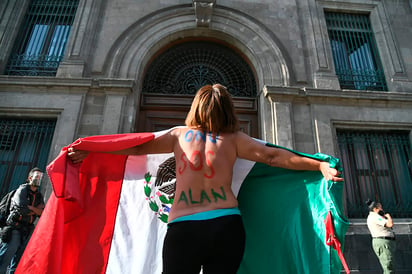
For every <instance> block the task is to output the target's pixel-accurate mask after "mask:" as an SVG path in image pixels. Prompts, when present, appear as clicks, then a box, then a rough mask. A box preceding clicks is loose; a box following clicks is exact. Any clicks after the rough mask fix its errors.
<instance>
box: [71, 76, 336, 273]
mask: <svg viewBox="0 0 412 274" xmlns="http://www.w3.org/2000/svg"><path fill="white" fill-rule="evenodd" d="M170 152H173V153H174V155H175V158H176V181H177V182H178V183H177V185H176V192H175V199H174V202H173V205H172V208H171V211H170V213H169V224H168V230H167V234H166V237H165V241H164V246H163V273H164V274H172V273H179V274H182V273H188V274H191V273H193V274H195V273H196V274H197V273H199V272H200V269H201V268H202V267H203V273H204V274H208V273H213V274H215V273H236V272H237V269H238V268H239V265H240V262H241V260H242V256H243V251H244V243H245V232H244V228H243V223H242V219H241V216H240V211H239V209H238V208H237V206H238V202H237V199H236V197H235V195H234V194H233V192H232V189H231V184H232V176H233V166H234V163H235V160H236V158H243V159H247V160H250V161H255V162H261V163H265V164H267V165H270V166H274V167H281V168H287V169H294V170H312V171H320V172H321V173H322V174H323V176H324V177H325V179H326V180H332V181H342V180H343V179H342V178H339V177H338V176H339V174H338V172H337V170H336V169H334V168H330V167H329V163H327V162H321V161H318V160H315V159H311V158H307V157H302V156H299V155H296V154H294V153H292V152H289V151H287V150H284V149H279V148H274V147H268V146H265V145H264V144H262V143H260V142H258V141H256V140H254V139H253V138H251V137H250V136H248V135H246V134H245V133H243V132H241V131H239V124H238V119H237V117H236V115H235V110H234V107H233V102H232V98H231V95H230V94H229V93H228V91H227V90H226V88H225V87H224V86H222V85H220V84H215V85H213V86H212V85H206V86H204V87H202V88H200V89H199V90H198V92H197V93H196V96H195V98H194V100H193V103H192V106H191V109H190V111H189V113H188V115H187V117H186V127H178V128H174V129H172V130H171V131H169V132H168V133H166V134H165V135H163V136H161V137H159V138H156V139H154V140H152V141H150V142H147V143H145V144H142V145H139V146H135V147H132V148H128V149H125V150H121V151H116V152H112V153H115V154H124V155H142V154H154V153H170ZM87 154H88V152H87V151H80V150H75V149H74V148H70V149H69V153H68V155H69V157H70V158H71V160H72V161H73V162H74V163H79V162H81V161H82V160H83V159H84V158H85V157H86V156H87Z"/></svg>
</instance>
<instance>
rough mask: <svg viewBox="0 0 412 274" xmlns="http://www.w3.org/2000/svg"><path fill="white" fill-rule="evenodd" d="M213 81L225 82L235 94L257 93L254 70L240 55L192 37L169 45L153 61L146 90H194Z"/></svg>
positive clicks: (176, 92) (153, 91)
mask: <svg viewBox="0 0 412 274" xmlns="http://www.w3.org/2000/svg"><path fill="white" fill-rule="evenodd" d="M214 83H221V84H222V85H224V86H226V87H227V89H228V91H229V92H230V93H231V94H232V95H233V96H239V97H241V96H242V97H253V96H256V81H255V78H254V75H253V72H252V70H251V69H250V66H249V65H248V63H247V62H246V61H245V60H244V59H243V58H242V57H241V56H240V55H238V54H237V53H236V52H235V51H234V50H232V49H230V48H228V47H226V46H223V45H221V44H218V43H213V42H207V41H196V42H195V41H192V42H186V43H182V44H178V45H175V46H174V47H171V48H169V49H168V50H166V51H165V52H163V53H162V54H160V55H159V56H158V57H157V58H156V60H154V61H153V62H152V63H151V64H150V66H149V68H148V69H147V73H146V75H145V81H144V82H143V92H144V93H163V94H195V93H196V91H197V90H198V89H199V88H201V87H202V86H204V85H207V84H214Z"/></svg>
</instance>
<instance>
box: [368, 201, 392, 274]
mask: <svg viewBox="0 0 412 274" xmlns="http://www.w3.org/2000/svg"><path fill="white" fill-rule="evenodd" d="M366 204H367V205H368V207H369V216H368V219H367V224H368V228H369V231H370V233H371V235H372V247H373V251H375V254H376V256H378V259H379V262H380V264H381V266H382V268H383V273H384V274H389V273H395V250H396V242H395V233H394V232H393V231H392V227H393V221H392V217H391V215H390V214H389V213H385V212H384V211H383V209H382V205H381V203H378V202H373V201H370V200H369V201H367V202H366Z"/></svg>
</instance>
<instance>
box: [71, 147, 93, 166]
mask: <svg viewBox="0 0 412 274" xmlns="http://www.w3.org/2000/svg"><path fill="white" fill-rule="evenodd" d="M67 151H68V153H67V156H69V158H70V160H71V161H72V162H73V163H74V164H78V163H81V162H83V160H84V159H85V158H86V157H87V155H89V152H88V151H86V150H78V149H75V148H73V147H69V149H68V150H67Z"/></svg>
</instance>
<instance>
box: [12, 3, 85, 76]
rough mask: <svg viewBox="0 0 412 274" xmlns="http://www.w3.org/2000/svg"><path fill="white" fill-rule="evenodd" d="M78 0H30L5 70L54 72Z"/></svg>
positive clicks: (17, 73) (35, 74)
mask: <svg viewBox="0 0 412 274" xmlns="http://www.w3.org/2000/svg"><path fill="white" fill-rule="evenodd" d="M78 3H79V0H67V1H66V0H48V1H44V0H33V1H32V2H31V4H30V6H29V8H28V12H27V14H26V17H25V19H24V21H23V24H22V29H21V31H20V32H19V35H18V37H17V40H16V42H15V45H14V51H13V53H12V55H11V57H10V60H9V63H8V66H7V69H6V74H9V75H31V76H54V75H56V72H57V68H58V66H59V63H60V61H61V60H62V59H63V55H64V49H65V47H66V43H67V39H68V37H69V34H70V29H71V26H72V24H73V19H74V15H75V14H76V9H77V6H78Z"/></svg>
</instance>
